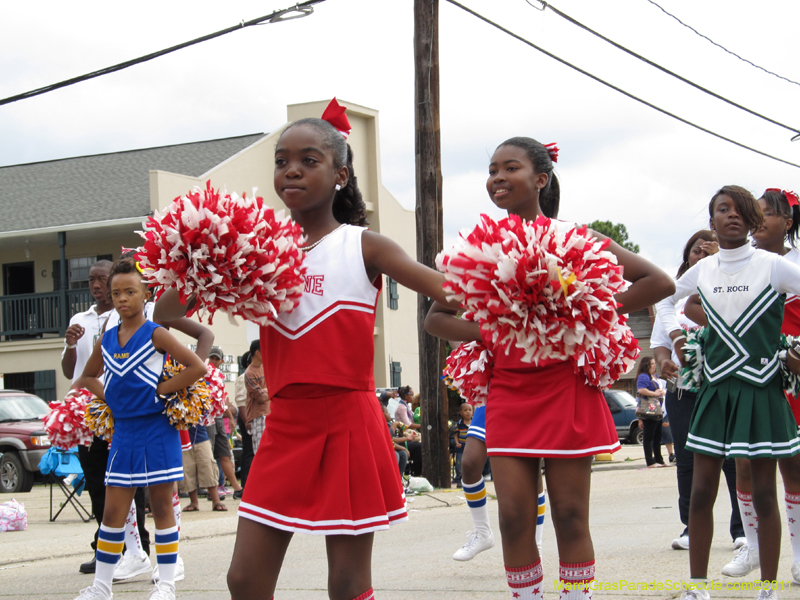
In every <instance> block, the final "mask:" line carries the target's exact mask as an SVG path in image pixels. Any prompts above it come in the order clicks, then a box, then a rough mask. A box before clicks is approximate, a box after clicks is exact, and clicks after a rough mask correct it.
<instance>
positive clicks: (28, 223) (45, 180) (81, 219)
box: [0, 133, 266, 233]
mask: <svg viewBox="0 0 800 600" xmlns="http://www.w3.org/2000/svg"><path fill="white" fill-rule="evenodd" d="M265 135H266V134H264V133H255V134H251V135H243V136H238V137H231V138H223V139H219V140H210V141H205V142H192V143H188V144H177V145H173V146H160V147H157V148H144V149H141V150H127V151H124V152H113V153H110V154H95V155H92V156H76V157H73V158H64V159H60V160H50V161H45V162H38V163H29V164H22V165H11V166H8V167H0V206H1V207H2V208H3V218H2V219H0V233H2V232H6V231H19V230H28V229H39V228H42V227H57V226H62V225H72V224H76V223H91V222H97V221H106V220H116V219H124V218H129V217H144V216H146V215H148V214H150V176H149V171H151V170H160V171H168V172H170V173H180V174H182V175H189V176H192V177H199V176H200V175H202V174H203V173H206V172H208V171H209V170H210V169H211V168H213V167H215V166H216V165H218V164H220V163H221V162H223V161H225V160H227V159H228V158H230V157H231V156H233V155H234V154H236V153H238V152H241V151H242V150H244V149H245V148H247V147H248V146H251V145H252V144H254V143H255V142H257V141H258V140H260V139H261V138H263V137H264V136H265Z"/></svg>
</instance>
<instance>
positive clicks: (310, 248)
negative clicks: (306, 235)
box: [298, 223, 345, 252]
mask: <svg viewBox="0 0 800 600" xmlns="http://www.w3.org/2000/svg"><path fill="white" fill-rule="evenodd" d="M344 226H345V224H344V223H342V224H341V225H339V226H338V227H337V228H336V229H334V230H333V231H331V232H330V233H328V234H327V235H323V236H322V237H321V238H319V239H318V240H317V241H316V242H314V243H313V244H311V245H310V246H303V247H301V248H298V250H302V251H303V252H308V251H309V250H313V249H314V248H316V247H317V246H319V245H320V244H321V243H322V242H324V241H325V239H326V238H328V237H330V236H331V235H333V234H334V233H336V232H337V231H339V230H340V229H341V228H342V227H344Z"/></svg>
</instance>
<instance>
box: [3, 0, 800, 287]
mask: <svg viewBox="0 0 800 600" xmlns="http://www.w3.org/2000/svg"><path fill="white" fill-rule="evenodd" d="M531 3H532V4H538V3H537V2H536V1H535V0H531ZM659 3H660V4H661V5H662V6H664V7H665V8H667V9H668V10H670V11H671V12H673V13H674V14H676V15H678V16H680V17H681V18H682V19H684V20H685V21H686V22H689V23H691V24H692V25H693V26H694V27H696V28H697V29H698V30H700V31H702V32H703V33H705V34H707V35H709V36H710V37H712V38H713V39H714V40H715V41H717V42H719V43H721V44H723V45H725V46H727V47H729V48H731V49H733V50H735V51H737V52H738V53H740V54H742V55H743V56H745V57H747V58H749V59H751V60H753V61H754V62H756V63H758V64H761V65H763V66H765V67H767V68H770V69H771V70H774V71H776V72H778V73H781V74H783V75H785V76H787V77H790V78H792V79H795V80H798V81H800V67H798V64H797V61H796V57H797V50H796V47H795V46H796V43H795V42H794V41H793V40H794V39H795V31H794V27H795V26H796V24H797V22H798V21H799V20H800V6H798V5H797V3H789V2H785V1H770V0H767V1H764V2H760V3H758V4H753V3H752V2H744V1H739V0H727V1H723V0H706V1H705V2H702V3H699V2H694V1H689V0H660V2H659ZM464 4H466V5H468V6H469V7H471V8H473V9H474V10H476V11H477V12H480V13H483V14H485V15H487V16H489V17H490V18H492V19H495V20H496V21H498V22H499V23H501V24H503V25H504V26H506V27H508V28H510V29H512V30H513V31H515V32H516V33H518V34H520V35H522V36H524V37H526V38H528V39H531V40H532V41H535V42H536V43H537V44H540V45H542V46H544V47H545V48H547V49H548V50H550V51H551V52H553V53H554V54H557V55H559V56H562V57H563V58H565V59H567V60H570V61H572V62H574V63H576V64H578V65H579V66H581V67H582V68H584V69H586V70H588V71H590V72H593V73H595V74H597V75H598V76H600V77H603V78H606V79H608V80H609V81H611V82H612V83H614V84H615V85H618V86H620V87H622V88H624V89H626V90H628V91H630V92H632V93H634V94H637V95H640V96H642V97H643V98H645V99H647V100H648V101H650V102H653V103H654V104H657V105H659V106H662V107H664V108H666V109H668V110H670V111H673V112H675V113H677V114H679V115H681V116H683V117H685V118H687V119H689V120H693V121H696V122H698V123H699V124H702V125H703V126H705V127H708V128H709V129H712V130H714V131H717V132H719V133H721V134H723V135H726V136H729V137H732V138H734V139H736V140H738V141H741V142H743V143H746V144H748V145H753V146H755V147H757V148H759V149H762V150H764V151H767V152H769V153H772V154H776V155H778V156H781V157H783V158H785V159H787V160H790V161H792V162H798V163H800V142H796V143H790V142H789V138H790V137H791V134H790V133H789V132H787V131H785V130H783V129H781V128H778V127H775V126H772V125H768V124H766V123H764V122H762V121H761V120H759V119H756V118H754V117H752V116H748V115H746V114H744V113H742V112H741V111H738V110H736V109H733V108H731V107H728V106H726V105H724V104H722V103H720V102H718V101H716V100H712V99H710V98H708V97H707V96H705V95H703V94H701V93H699V92H697V91H695V90H692V89H691V88H688V87H687V86H685V85H683V84H680V83H678V82H676V81H674V80H672V79H670V78H668V77H667V76H665V75H662V74H659V73H657V72H656V71H655V70H653V69H652V68H649V67H646V66H645V65H643V64H641V63H640V62H638V61H636V60H634V59H632V58H630V57H628V56H626V55H624V54H622V53H620V52H619V51H618V50H615V49H613V48H611V47H610V46H608V45H606V44H604V43H603V42H601V41H599V40H597V39H595V38H593V37H591V36H590V35H588V34H586V33H585V32H582V31H581V30H579V29H577V28H576V27H574V26H573V25H570V24H568V23H567V22H565V21H563V20H562V19H561V18H560V17H558V16H557V15H556V14H554V13H553V12H552V11H549V10H548V11H545V12H541V11H538V10H535V9H534V8H533V7H531V6H530V5H529V4H528V3H527V2H526V1H525V0H464ZM555 5H556V6H557V7H558V8H559V9H561V10H562V11H564V12H566V13H567V14H569V15H571V16H572V17H574V18H576V19H578V20H579V21H582V22H584V23H585V24H587V25H589V26H591V27H593V28H595V29H597V30H598V31H600V32H601V33H603V34H605V35H606V36H608V37H610V38H612V39H614V40H615V41H618V42H619V43H622V44H624V45H626V46H628V47H630V48H631V49H633V50H636V51H637V52H639V53H641V54H643V55H645V56H647V57H648V58H650V59H652V60H654V61H656V62H658V63H660V64H663V65H664V66H666V67H668V68H670V69H672V70H674V71H676V72H678V73H680V74H681V75H684V76H685V77H687V78H689V79H692V80H694V81H696V82H698V83H700V84H702V85H704V86H706V87H708V88H710V89H712V90H714V91H716V92H718V93H720V94H722V95H724V96H727V97H729V98H731V99H733V100H735V101H737V102H739V103H740V104H743V105H745V106H747V107H749V108H752V109H754V110H757V111H758V112H761V113H763V114H766V115H767V116H770V117H772V118H774V119H776V120H778V121H781V122H784V123H787V124H789V125H797V126H798V127H800V115H798V114H797V110H796V107H797V106H798V105H799V104H800V103H798V100H800V86H797V85H793V84H789V83H786V82H782V81H780V80H778V79H776V78H774V77H772V76H768V75H766V74H764V73H762V72H760V71H758V70H756V69H754V68H752V67H750V66H747V65H745V64H744V63H742V62H740V61H738V60H736V59H735V58H733V57H730V56H729V55H727V54H725V53H724V52H722V51H721V50H719V49H717V48H715V47H713V46H712V45H710V44H709V43H708V42H706V41H704V40H702V39H700V38H699V37H697V36H696V35H694V34H693V33H691V32H689V31H688V30H686V29H685V28H683V27H682V26H680V25H679V24H678V23H676V22H675V21H673V20H672V19H670V18H669V17H667V16H666V15H664V14H663V13H662V12H661V11H659V10H658V9H657V8H656V7H654V6H653V5H652V4H650V3H649V2H647V0H618V1H617V2H614V3H610V4H609V3H603V2H596V1H592V0H560V1H559V2H557V3H556V4H555ZM286 6H288V2H287V0H269V1H266V2H255V1H251V0H241V1H236V0H232V1H229V2H225V3H219V2H207V1H205V0H198V1H194V2H186V1H183V0H172V1H171V2H154V1H151V0H142V1H140V2H137V3H135V4H126V5H122V4H118V3H108V2H99V1H94V0H86V1H84V2H81V3H78V4H68V3H63V2H55V1H54V0H41V1H36V0H33V1H31V2H27V3H3V4H2V6H0V73H2V77H0V96H2V97H6V96H10V95H13V94H17V93H20V92H23V91H27V90H29V89H33V88H36V87H39V86H42V85H46V84H48V83H52V82H55V81H60V80H63V79H67V78H69V77H73V76H75V75H78V74H82V73H85V72H88V71H92V70H95V69H99V68H102V67H105V66H109V65H111V64H115V63H117V62H121V61H124V60H128V59H130V58H134V57H137V56H140V55H143V54H147V53H149V52H152V51H155V50H159V49H162V48H165V47H167V46H170V45H173V44H176V43H180V42H183V41H186V40H188V39H191V38H194V37H198V36H200V35H203V34H206V33H210V32H212V31H216V30H218V29H222V28H224V27H228V26H230V25H233V24H235V23H237V22H240V21H241V20H249V19H252V18H255V17H258V16H261V15H264V14H268V13H270V12H271V11H272V10H274V9H278V8H285V7H286ZM412 36H413V2H412V1H411V0H397V1H392V2H388V1H386V0H384V1H377V0H371V1H368V0H327V1H326V2H324V3H322V4H320V5H318V6H317V8H316V11H315V14H313V15H312V16H310V17H308V18H304V19H299V20H296V21H291V22H286V23H280V24H272V25H264V26H259V27H254V28H249V29H247V30H243V31H240V32H236V33H233V34H230V35H227V36H224V37H222V38H219V39H217V40H213V41H211V42H207V43H204V44H201V45H199V46H195V47H193V48H189V49H186V50H182V51H180V52H178V53H176V54H172V55H170V56H167V57H164V58H160V59H157V60H155V61H153V62H150V63H145V64H143V65H139V66H136V67H133V68H131V69H127V70H124V71H121V72H119V73H115V74H112V75H108V76H105V77H102V78H99V79H96V80H93V81H90V82H86V83H82V84H79V85H76V86H73V87H70V88H66V89H63V90H59V91H55V92H52V93H50V94H46V95H44V96H40V97H38V98H34V99H30V100H25V101H22V102H18V103H15V104H11V105H6V106H0V139H2V140H3V143H0V164H2V165H8V164H18V163H24V162H33V161H40V160H49V159H55V158H62V157H67V156H76V155H81V154H96V153H102V152H114V151H119V150H127V149H133V148H141V147H150V146H160V145H166V144H174V143H183V142H190V141H196V140H203V139H213V138H219V137H228V136H234V135H242V134H247V133H254V132H258V131H270V130H272V129H274V128H276V127H278V126H280V125H281V124H282V123H283V122H284V121H285V120H286V105H287V104H290V103H295V102H307V101H311V100H320V99H325V98H329V97H331V96H333V95H336V96H338V97H340V98H343V99H345V100H349V101H352V102H355V103H358V104H362V105H365V106H369V107H371V108H375V109H377V110H379V111H380V115H381V121H380V125H381V132H380V134H381V153H382V161H383V179H384V184H385V185H386V187H387V188H388V189H389V190H390V191H391V192H392V193H393V194H394V195H395V196H396V197H397V198H398V199H399V200H400V201H401V202H402V203H403V204H404V205H405V206H407V207H412V206H413V203H414V112H413V109H414V106H413V102H414V96H413V94H414V91H413V85H414V71H413V46H412ZM440 61H441V84H440V85H441V129H442V168H443V175H444V184H443V194H444V205H445V235H446V239H448V240H452V239H453V238H454V237H455V236H456V235H457V232H458V230H459V229H460V228H463V227H469V226H471V225H473V224H474V223H475V222H476V221H477V218H478V215H479V214H480V212H490V213H491V214H494V215H498V216H499V214H498V213H497V212H496V211H492V207H491V205H490V203H489V200H488V197H487V195H486V192H485V188H484V183H485V178H486V166H487V164H488V157H489V156H491V153H492V151H493V149H494V148H495V146H497V144H499V143H500V142H501V141H502V140H504V139H506V138H508V137H511V136H515V135H529V136H532V137H535V138H537V139H539V140H541V141H542V142H553V141H555V142H558V144H559V146H560V148H561V159H560V162H559V163H558V165H557V173H558V175H559V177H560V180H561V185H562V212H561V216H562V218H565V219H569V220H576V221H579V222H589V221H592V220H594V219H603V220H611V221H614V222H623V223H625V224H626V225H627V227H628V230H629V232H630V236H631V239H632V240H633V241H634V242H636V243H638V244H639V245H640V247H641V251H642V254H643V255H644V256H646V257H647V258H649V259H651V260H653V261H654V262H656V263H657V264H659V265H661V266H662V267H664V268H666V269H668V270H669V271H673V270H674V265H676V264H677V262H678V256H679V253H680V250H681V248H682V247H683V244H684V242H685V240H686V239H687V238H688V237H689V235H691V233H693V232H694V231H695V230H696V229H699V228H701V227H704V226H705V225H706V222H707V217H706V215H707V213H706V209H705V207H706V205H707V202H708V200H709V198H710V197H711V195H712V194H713V192H714V191H715V190H716V189H718V188H719V187H721V186H722V185H724V184H728V183H736V184H739V185H743V186H745V187H747V188H748V189H750V190H751V191H752V192H753V193H754V194H756V195H759V194H760V193H761V192H762V191H763V190H764V189H765V188H767V187H781V188H786V189H798V188H800V182H798V175H800V170H799V169H797V168H795V167H790V166H786V165H783V164H780V163H777V162H774V161H771V160H768V159H766V158H762V157H759V156H757V155H755V154H752V153H749V152H747V151H745V150H741V149H738V148H735V147H734V146H731V145H729V144H727V143H725V142H722V141H719V140H716V139H714V138H712V137H710V136H708V135H706V134H703V133H700V132H697V131H695V130H693V129H691V128H689V127H687V126H685V125H682V124H680V123H678V122H676V121H674V120H672V119H669V118H668V117H665V116H663V115H660V114H658V113H656V112H655V111H653V110H651V109H649V108H646V107H644V106H642V105H640V104H638V103H635V102H634V101H632V100H629V99H627V98H625V97H623V96H621V95H619V94H617V93H616V92H613V91H611V90H608V89H607V88H605V87H603V86H601V85H600V84H597V83H595V82H593V81H591V80H589V79H587V78H586V77H584V76H583V75H580V74H578V73H575V72H573V71H572V70H570V69H568V68H567V67H564V66H562V65H560V64H558V63H556V62H555V61H553V60H552V59H550V58H547V57H546V56H544V55H542V54H540V53H538V52H536V51H535V50H533V49H531V48H529V47H527V46H525V45H523V44H521V43H520V42H518V41H515V40H513V39H511V38H509V37H508V36H506V35H504V34H502V33H500V32H498V31H496V30H495V29H493V28H491V27H489V26H488V25H486V24H484V23H482V22H480V21H478V20H477V19H475V17H473V16H471V15H468V14H467V13H465V12H463V11H462V10H460V9H459V8H457V7H455V6H453V5H451V4H449V3H447V2H446V1H444V0H440Z"/></svg>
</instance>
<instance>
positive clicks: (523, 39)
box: [447, 0, 800, 169]
mask: <svg viewBox="0 0 800 600" xmlns="http://www.w3.org/2000/svg"><path fill="white" fill-rule="evenodd" d="M447 2H449V3H450V4H452V5H454V6H457V7H459V8H460V9H461V10H463V11H465V12H468V13H469V14H471V15H473V16H474V17H477V18H478V19H480V20H481V21H483V22H485V23H488V24H489V25H491V26H492V27H495V28H497V29H499V30H500V31H502V32H503V33H506V34H508V35H510V36H511V37H513V38H515V39H517V40H519V41H520V42H522V43H523V44H527V45H528V46H530V47H531V48H534V49H536V50H538V51H539V52H541V53H542V54H544V55H546V56H549V57H550V58H552V59H553V60H556V61H558V62H560V63H561V64H562V65H565V66H567V67H569V68H571V69H574V70H575V71H577V72H578V73H581V74H583V75H586V76H587V77H590V78H591V79H594V80H595V81H597V82H598V83H602V84H603V85H604V86H606V87H609V88H611V89H612V90H614V91H616V92H619V93H620V94H623V95H625V96H627V97H628V98H630V99H631V100H636V101H637V102H640V103H642V104H644V105H645V106H649V107H650V108H652V109H653V110H657V111H658V112H660V113H662V114H665V115H667V116H668V117H672V118H673V119H676V120H678V121H680V122H681V123H685V124H686V125H689V126H690V127H694V128H695V129H698V130H700V131H703V132H705V133H707V134H709V135H713V136H714V137H716V138H719V139H721V140H725V141H726V142H730V143H731V144H733V145H735V146H739V147H740V148H744V149H745V150H750V151H751V152H755V153H756V154H760V155H761V156H765V157H767V158H771V159H772V160H776V161H778V162H782V163H784V164H787V165H789V166H792V167H797V168H798V169H800V165H798V164H795V163H793V162H790V161H788V160H784V159H783V158H778V157H777V156H773V155H772V154H767V153H766V152H763V151H761V150H757V149H755V148H752V147H750V146H747V145H745V144H742V143H741V142H737V141H735V140H732V139H730V138H728V137H725V136H724V135H721V134H719V133H714V132H713V131H711V130H710V129H706V128H705V127H702V126H701V125H697V124H696V123H692V122H691V121H688V120H687V119H684V118H683V117H679V116H678V115H676V114H674V113H671V112H669V111H667V110H665V109H663V108H660V107H658V106H656V105H655V104H652V103H651V102H648V101H647V100H643V99H642V98H639V97H638V96H634V95H633V94H631V93H630V92H626V91H625V90H623V89H622V88H619V87H617V86H615V85H614V84H612V83H609V82H607V81H605V80H604V79H601V78H600V77H598V76H597V75H592V74H591V73H589V72H588V71H585V70H584V69H581V68H580V67H578V66H576V65H573V64H572V63H570V62H568V61H566V60H564V59H563V58H559V57H558V56H556V55H555V54H553V53H552V52H549V51H547V50H545V49H544V48H542V47H540V46H537V45H536V44H534V43H533V42H531V41H529V40H526V39H525V38H523V37H521V36H519V35H517V34H516V33H514V32H513V31H509V30H508V29H506V28H505V27H503V26H502V25H499V24H497V23H495V22H494V21H492V20H491V19H488V18H487V17H484V16H483V15H481V14H479V13H476V12H475V11H474V10H472V9H471V8H467V7H466V6H464V5H463V4H461V3H459V2H456V0H447Z"/></svg>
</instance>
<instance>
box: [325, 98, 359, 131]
mask: <svg viewBox="0 0 800 600" xmlns="http://www.w3.org/2000/svg"><path fill="white" fill-rule="evenodd" d="M345 110H347V109H346V108H345V107H344V106H341V105H340V104H339V103H338V102H337V101H336V98H335V97H334V99H333V100H331V101H330V102H329V103H328V106H327V107H325V112H323V113H322V117H321V118H322V120H323V121H327V122H328V123H330V124H331V125H333V126H334V127H335V128H336V131H338V132H339V133H341V134H342V135H343V136H344V139H347V136H348V135H350V131H351V130H352V127H351V126H350V121H349V120H348V118H347V115H346V114H344V111H345Z"/></svg>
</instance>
